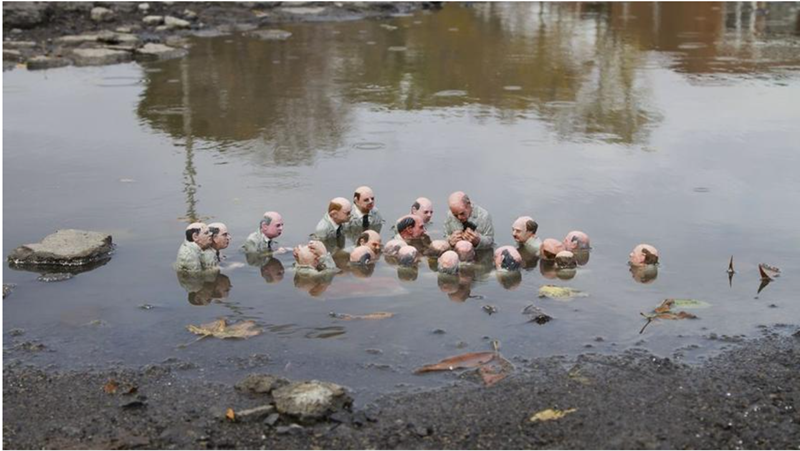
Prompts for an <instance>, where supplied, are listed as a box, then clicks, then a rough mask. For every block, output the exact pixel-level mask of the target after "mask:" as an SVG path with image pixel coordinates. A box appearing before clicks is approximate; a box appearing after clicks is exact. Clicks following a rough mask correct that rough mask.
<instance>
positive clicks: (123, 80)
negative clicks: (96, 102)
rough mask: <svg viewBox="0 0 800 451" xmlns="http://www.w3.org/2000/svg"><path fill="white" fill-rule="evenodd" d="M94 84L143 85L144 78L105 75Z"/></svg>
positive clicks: (115, 86)
mask: <svg viewBox="0 0 800 451" xmlns="http://www.w3.org/2000/svg"><path fill="white" fill-rule="evenodd" d="M92 84H93V85H94V86H100V87H101V88H125V87H131V86H139V85H141V84H142V79H141V78H139V77H103V78H101V79H99V80H96V81H95V82H94V83H92Z"/></svg>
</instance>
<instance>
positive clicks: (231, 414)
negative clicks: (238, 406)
mask: <svg viewBox="0 0 800 451" xmlns="http://www.w3.org/2000/svg"><path fill="white" fill-rule="evenodd" d="M225 418H227V419H228V420H230V421H236V412H234V411H233V409H231V408H230V407H228V410H227V411H225Z"/></svg>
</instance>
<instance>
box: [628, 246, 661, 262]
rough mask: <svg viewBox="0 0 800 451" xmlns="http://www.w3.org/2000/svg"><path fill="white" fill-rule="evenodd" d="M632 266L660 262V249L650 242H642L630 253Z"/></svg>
mask: <svg viewBox="0 0 800 451" xmlns="http://www.w3.org/2000/svg"><path fill="white" fill-rule="evenodd" d="M629 257H630V263H631V265H632V266H644V265H655V264H657V263H658V249H656V248H655V247H653V246H651V245H649V244H640V245H638V246H636V247H635V248H633V252H631V254H630V256H629Z"/></svg>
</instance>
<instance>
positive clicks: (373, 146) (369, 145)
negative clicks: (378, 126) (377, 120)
mask: <svg viewBox="0 0 800 451" xmlns="http://www.w3.org/2000/svg"><path fill="white" fill-rule="evenodd" d="M384 147H386V144H384V143H380V142H360V143H355V144H353V148H354V149H358V150H378V149H383V148H384Z"/></svg>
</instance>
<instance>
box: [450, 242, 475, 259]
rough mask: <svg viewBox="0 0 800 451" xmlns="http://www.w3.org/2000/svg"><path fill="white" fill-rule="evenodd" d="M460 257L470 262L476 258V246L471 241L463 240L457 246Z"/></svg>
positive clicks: (456, 249)
mask: <svg viewBox="0 0 800 451" xmlns="http://www.w3.org/2000/svg"><path fill="white" fill-rule="evenodd" d="M455 251H456V254H458V259H459V260H460V261H462V262H469V261H472V260H474V259H475V248H474V247H473V246H472V243H470V242H469V241H465V240H461V241H459V242H458V243H456V246H455Z"/></svg>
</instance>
